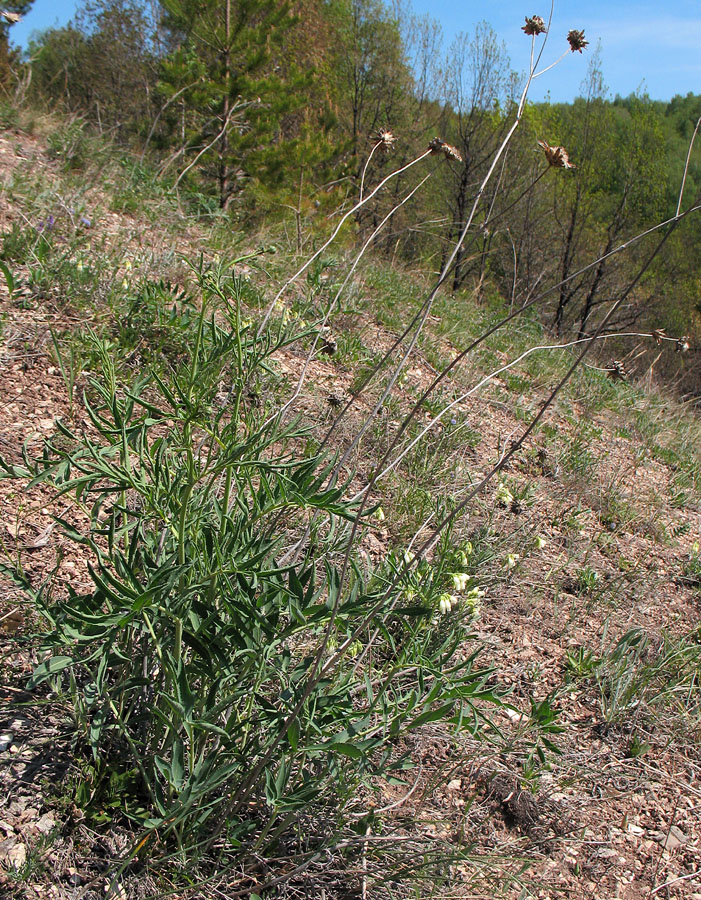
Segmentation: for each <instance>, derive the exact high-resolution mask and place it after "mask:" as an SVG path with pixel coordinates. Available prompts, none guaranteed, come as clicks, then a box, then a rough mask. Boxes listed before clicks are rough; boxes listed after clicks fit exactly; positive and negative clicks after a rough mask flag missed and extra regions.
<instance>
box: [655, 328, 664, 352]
mask: <svg viewBox="0 0 701 900" xmlns="http://www.w3.org/2000/svg"><path fill="white" fill-rule="evenodd" d="M652 337H653V338H654V340H655V343H656V344H657V346H658V347H661V346H662V341H663V340H664V339H665V338H666V337H667V335H666V334H665V330H664V328H655V330H654V331H653V332H652Z"/></svg>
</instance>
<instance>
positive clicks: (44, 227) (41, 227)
mask: <svg viewBox="0 0 701 900" xmlns="http://www.w3.org/2000/svg"><path fill="white" fill-rule="evenodd" d="M55 221H56V219H55V218H54V217H53V216H48V217H47V219H46V221H44V220H43V219H42V220H41V221H40V222H39V224H38V225H37V231H51V229H52V228H53V227H54V223H55Z"/></svg>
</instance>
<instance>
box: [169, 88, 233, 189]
mask: <svg viewBox="0 0 701 900" xmlns="http://www.w3.org/2000/svg"><path fill="white" fill-rule="evenodd" d="M248 105H249V104H247V103H235V104H234V105H233V106H232V107H231V109H230V110H229V113H228V115H227V117H226V120H225V122H224V126H223V127H222V128H221V129H220V131H219V132H218V133H217V134H216V135H215V136H214V138H212V140H211V141H210V142H209V143H208V144H207V145H206V146H204V147H203V148H202V149H201V150H200V152H199V153H198V154H197V156H196V157H195V158H194V159H193V160H192V162H191V163H190V165H189V166H186V167H185V168H184V169H183V170H182V172H181V173H180V174H179V175H178V177H177V179H176V182H175V184H174V185H173V186H174V187H177V186H178V185H179V184H180V182H181V181H182V179H183V178H184V177H185V176H186V175H187V173H188V172H189V171H190V169H191V168H192V167H193V166H194V165H196V164H197V162H198V161H199V160H200V159H201V158H202V156H203V155H204V154H205V153H206V152H207V151H208V150H210V149H211V148H212V147H213V146H214V145H215V144H216V143H217V141H218V140H221V138H222V137H223V136H224V134H225V132H226V130H227V128H228V127H229V125H230V124H231V119H232V117H233V115H234V113H235V112H238V110H240V109H241V108H242V107H244V106H248Z"/></svg>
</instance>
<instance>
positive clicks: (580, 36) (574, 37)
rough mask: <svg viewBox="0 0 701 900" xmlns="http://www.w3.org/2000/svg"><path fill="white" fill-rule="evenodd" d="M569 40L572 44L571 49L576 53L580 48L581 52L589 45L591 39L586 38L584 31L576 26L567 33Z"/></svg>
mask: <svg viewBox="0 0 701 900" xmlns="http://www.w3.org/2000/svg"><path fill="white" fill-rule="evenodd" d="M567 42H568V43H569V45H570V50H571V51H572V52H573V53H574V52H575V51H577V50H579V52H580V53H581V52H582V50H584V48H585V47H587V46H588V45H589V41H585V40H584V32H583V31H577V29H576V28H573V29H572V31H570V32H568V34H567Z"/></svg>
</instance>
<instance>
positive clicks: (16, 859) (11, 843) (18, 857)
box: [0, 838, 27, 869]
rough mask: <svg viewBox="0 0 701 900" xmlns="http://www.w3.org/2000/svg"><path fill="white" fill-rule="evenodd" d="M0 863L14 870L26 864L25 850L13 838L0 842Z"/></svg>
mask: <svg viewBox="0 0 701 900" xmlns="http://www.w3.org/2000/svg"><path fill="white" fill-rule="evenodd" d="M0 862H3V863H5V865H7V866H10V867H12V868H15V869H19V868H21V867H22V866H23V865H24V864H25V863H26V862H27V848H26V847H25V846H24V844H22V843H20V842H19V841H15V840H14V838H7V840H4V841H0Z"/></svg>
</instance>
